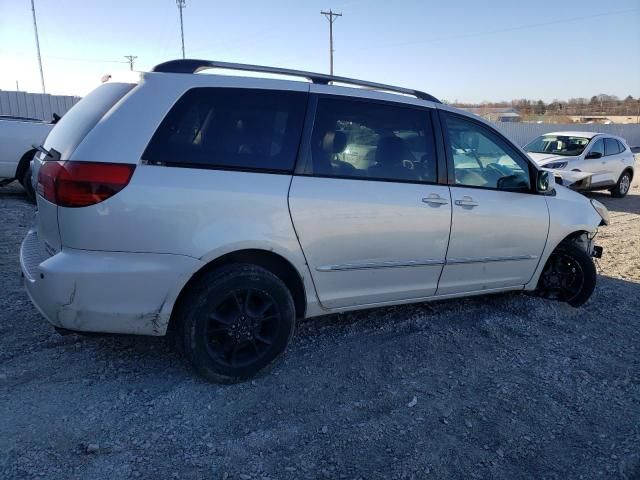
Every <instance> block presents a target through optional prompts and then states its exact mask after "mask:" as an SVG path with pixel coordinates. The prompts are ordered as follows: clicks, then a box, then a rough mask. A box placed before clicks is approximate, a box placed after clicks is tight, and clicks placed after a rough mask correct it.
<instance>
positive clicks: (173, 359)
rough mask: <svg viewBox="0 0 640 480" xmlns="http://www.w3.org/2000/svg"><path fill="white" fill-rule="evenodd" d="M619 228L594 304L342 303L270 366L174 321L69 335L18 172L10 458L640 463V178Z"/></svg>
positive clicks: (265, 463) (230, 468) (419, 465)
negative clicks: (219, 378) (222, 374)
mask: <svg viewBox="0 0 640 480" xmlns="http://www.w3.org/2000/svg"><path fill="white" fill-rule="evenodd" d="M593 196H594V197H596V198H598V199H599V200H601V201H602V202H603V203H605V204H607V206H608V207H609V208H610V209H611V213H612V217H613V223H612V225H611V226H609V227H606V228H603V229H601V233H600V235H599V243H600V244H601V245H602V246H604V248H605V256H604V258H603V259H602V260H601V261H600V262H599V263H600V270H601V271H600V276H599V278H598V286H597V289H596V291H595V293H594V295H593V297H592V299H591V300H590V301H589V302H588V303H587V304H586V305H585V306H584V307H582V308H580V309H572V308H571V307H568V306H565V305H563V304H558V303H553V302H549V301H545V300H542V299H538V298H533V297H529V296H526V295H523V294H507V295H496V296H488V297H484V298H474V299H467V300H458V301H447V302H438V303H433V304H421V305H414V306H404V307H394V308H384V309H376V310H370V311H366V312H360V313H355V314H346V315H332V316H327V317H323V318H320V319H315V320H310V321H307V322H304V323H302V324H301V325H300V326H299V329H298V332H297V335H296V337H295V338H294V341H293V343H292V345H291V346H290V349H289V350H288V353H287V354H286V355H285V357H284V359H283V361H281V362H280V363H279V364H278V365H277V366H276V367H275V368H274V369H272V370H271V371H270V372H269V373H267V374H264V375H263V376H261V377H258V378H256V379H255V380H254V381H251V382H247V383H244V384H238V385H231V386H218V385H210V384H207V383H204V382H203V381H201V380H200V379H199V378H198V377H196V376H195V375H194V374H193V373H192V371H191V370H190V368H189V367H188V366H187V365H186V364H185V363H184V361H183V360H182V359H181V358H180V357H179V356H178V355H177V354H176V353H174V351H173V350H172V349H171V348H170V347H169V346H168V345H167V342H166V341H165V340H164V339H162V338H136V337H80V336H75V335H70V336H66V337H62V336H59V335H58V334H56V333H55V332H54V331H53V329H52V328H51V327H50V326H49V325H48V324H47V323H45V321H44V320H43V319H42V318H41V317H40V315H39V314H38V313H37V311H36V310H35V308H34V307H33V306H32V305H31V303H30V302H29V300H28V298H27V296H26V294H25V292H24V290H23V287H22V284H21V279H20V274H19V264H18V248H19V243H20V241H21V240H22V238H23V236H24V234H25V232H26V230H27V228H28V226H29V225H30V224H31V222H32V217H33V207H32V206H31V205H30V204H29V203H27V202H26V200H25V198H24V196H23V194H22V193H21V191H20V190H19V188H18V187H8V188H4V189H0V218H1V219H2V228H3V233H2V235H1V236H0V275H1V277H0V278H1V282H2V287H3V288H2V293H3V294H2V295H1V297H0V478H2V479H13V478H20V479H23V478H36V477H42V478H59V479H68V478H95V479H112V478H187V479H199V478H206V479H243V480H247V479H254V478H255V479H262V478H273V479H280V478H285V479H289V478H290V479H294V478H295V479H297V478H310V479H315V478H349V479H353V478H367V479H369V478H371V479H376V478H407V479H408V478H420V479H421V478H465V479H466V478H504V479H514V478H524V477H527V478H538V479H542V478H547V479H553V478H562V479H566V478H585V479H592V478H627V479H630V478H640V189H639V188H638V187H637V186H636V187H635V188H634V189H633V190H632V194H630V195H629V196H628V197H627V198H625V199H622V200H615V199H612V198H611V197H609V196H608V195H606V194H594V195H593Z"/></svg>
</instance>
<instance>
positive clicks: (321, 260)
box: [20, 60, 608, 381]
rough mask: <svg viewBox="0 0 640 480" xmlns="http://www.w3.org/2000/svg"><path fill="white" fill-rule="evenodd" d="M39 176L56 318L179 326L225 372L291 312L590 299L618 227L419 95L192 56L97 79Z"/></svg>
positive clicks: (197, 353)
mask: <svg viewBox="0 0 640 480" xmlns="http://www.w3.org/2000/svg"><path fill="white" fill-rule="evenodd" d="M205 69H227V70H229V69H231V70H244V71H247V70H249V71H254V72H259V73H260V74H261V75H262V77H265V76H266V75H267V74H273V75H278V76H280V77H281V76H282V75H286V76H287V77H289V78H290V77H294V78H297V80H291V79H287V80H284V79H281V78H251V77H240V76H237V75H235V76H225V75H217V74H216V75H210V74H209V75H207V74H202V73H198V72H200V71H201V70H205ZM300 78H304V79H306V80H307V81H300ZM338 84H340V85H338ZM345 85H351V87H347V86H345ZM34 174H35V175H36V176H37V179H38V180H37V202H38V213H37V225H36V226H35V227H34V228H33V229H31V230H30V231H29V233H28V234H27V236H26V238H25V240H24V242H23V244H22V248H21V253H20V256H21V263H22V271H23V273H24V276H25V283H26V287H27V291H28V292H29V295H30V296H31V299H32V300H33V303H34V304H35V305H36V306H37V307H38V309H39V310H40V311H41V312H42V314H43V315H44V316H45V317H46V318H47V320H48V321H49V322H51V323H52V324H53V325H54V326H55V327H56V328H58V329H59V330H60V331H61V332H68V331H76V332H78V331H83V332H114V333H129V334H144V335H165V334H166V333H167V332H173V333H175V334H176V335H177V338H178V339H179V340H180V342H181V344H182V347H183V348H184V351H185V353H186V356H187V357H188V358H189V360H190V361H191V362H192V363H193V365H194V366H195V368H196V369H197V371H198V372H200V373H201V374H202V375H204V376H205V377H206V378H208V379H210V380H213V381H235V380H240V379H244V378H247V377H249V376H251V375H253V374H255V373H256V372H257V371H259V370H260V369H261V368H263V367H265V366H266V365H268V364H270V363H271V362H272V361H273V360H274V359H276V358H277V357H278V356H279V355H280V354H281V353H282V352H283V351H284V349H285V347H286V345H287V344H288V342H289V340H290V339H291V336H292V334H293V331H294V325H295V322H296V320H297V319H302V318H308V317H314V316H318V315H324V314H328V313H333V312H343V311H348V310H357V309H363V308H371V307H376V306H383V305H396V304H403V303H412V302H425V301H430V300H439V299H445V298H452V297H464V296H469V295H479V294H487V293H495V292H506V291H517V290H520V291H529V292H536V293H537V294H539V295H541V296H544V297H546V298H552V299H557V300H561V301H566V302H568V303H569V304H571V305H573V306H579V305H581V304H583V303H584V302H585V301H587V299H588V298H589V296H590V295H591V293H592V291H593V289H594V286H595V281H596V271H595V268H594V264H593V262H592V256H599V255H600V254H601V252H602V249H600V248H599V247H596V246H595V245H594V237H595V235H596V232H597V229H598V226H599V225H603V224H607V222H608V212H607V210H606V208H605V207H604V206H603V205H602V204H600V203H598V202H597V201H595V200H592V201H589V200H588V199H587V198H585V197H584V196H582V195H580V194H578V193H576V192H573V191H570V190H568V189H567V188H564V187H561V186H555V185H554V178H553V175H552V174H551V173H550V172H549V171H544V170H540V169H538V167H537V166H536V165H535V163H534V162H532V161H531V160H530V159H529V158H528V157H527V155H526V153H525V152H524V151H523V150H521V149H520V148H518V147H517V146H516V145H514V144H513V143H512V142H510V141H509V140H508V139H507V138H505V137H504V136H502V135H501V134H500V133H499V132H497V131H496V130H495V129H494V128H493V127H492V126H491V125H490V124H489V123H487V122H485V121H483V120H482V119H481V118H479V117H477V116H474V115H471V114H469V113H467V112H464V111H461V110H458V109H456V108H453V107H450V106H447V105H444V104H442V103H440V102H439V101H438V100H437V99H435V98H434V97H432V96H431V95H429V94H427V93H424V92H420V91H416V90H409V89H404V88H399V87H393V86H389V85H380V84H376V83H371V82H363V81H358V80H353V79H349V78H343V77H333V76H328V75H323V74H316V73H309V72H300V71H294V70H285V69H276V68H269V67H258V66H252V65H240V64H228V63H221V62H210V61H201V60H175V61H170V62H167V63H164V64H160V65H158V66H156V67H155V68H154V69H153V71H152V72H148V73H140V74H136V76H135V77H133V78H129V77H128V78H125V79H114V78H112V79H111V80H109V81H108V82H107V83H105V84H103V85H102V86H100V87H98V88H97V89H96V90H94V91H93V92H92V93H90V94H89V95H88V96H87V97H85V98H84V99H83V100H82V101H80V102H79V103H78V104H77V105H76V106H74V107H73V108H72V109H71V110H70V111H69V112H68V113H67V114H66V115H65V116H64V118H63V119H62V120H61V121H60V123H59V124H58V125H56V127H55V128H54V129H53V131H52V132H51V134H50V135H49V137H48V138H47V140H46V142H45V145H44V146H43V147H42V149H41V152H40V153H39V154H38V155H37V156H36V160H35V161H34Z"/></svg>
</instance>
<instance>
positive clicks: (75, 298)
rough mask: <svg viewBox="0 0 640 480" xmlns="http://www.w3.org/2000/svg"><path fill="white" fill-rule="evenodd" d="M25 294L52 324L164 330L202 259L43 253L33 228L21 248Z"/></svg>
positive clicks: (113, 329)
mask: <svg viewBox="0 0 640 480" xmlns="http://www.w3.org/2000/svg"><path fill="white" fill-rule="evenodd" d="M20 263H21V267H22V272H23V274H24V278H25V286H26V289H27V292H28V294H29V297H30V298H31V301H32V302H33V304H34V305H35V306H36V308H38V310H39V311H40V312H41V313H42V314H43V315H44V317H45V318H46V319H47V320H48V321H49V322H50V323H51V324H53V325H54V326H56V327H59V328H64V329H69V330H76V331H84V332H104V333H128V334H139V335H164V334H165V333H166V329H167V325H168V323H169V318H170V316H171V310H172V308H173V304H174V303H175V300H176V298H177V296H178V294H179V292H180V290H181V289H182V287H183V286H184V284H186V282H187V281H188V280H189V278H190V277H191V275H192V274H193V273H194V272H196V271H197V270H198V269H199V268H200V266H201V265H202V263H201V262H200V261H199V260H196V259H194V258H191V257H186V256H183V255H168V254H153V253H124V252H96V251H87V250H74V249H66V248H65V249H62V250H61V251H60V252H58V253H56V254H55V255H53V256H48V255H47V254H46V253H45V252H44V251H43V250H42V248H41V247H40V243H39V242H38V237H37V231H36V230H30V231H29V233H28V234H27V236H26V237H25V239H24V241H23V242H22V246H21V248H20Z"/></svg>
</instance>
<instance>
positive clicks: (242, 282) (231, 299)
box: [179, 264, 295, 383]
mask: <svg viewBox="0 0 640 480" xmlns="http://www.w3.org/2000/svg"><path fill="white" fill-rule="evenodd" d="M179 321H180V322H181V323H180V327H181V335H180V337H181V340H182V342H183V348H184V353H185V356H186V357H187V358H188V359H189V361H190V362H191V364H192V365H193V366H194V368H195V369H196V371H197V372H198V373H200V375H202V376H203V377H205V378H206V379H207V380H209V381H212V382H219V383H233V382H238V381H241V380H245V379H247V378H249V377H252V376H254V375H255V374H256V373H258V372H259V371H260V370H262V369H263V368H265V367H266V366H268V365H269V364H271V363H272V362H274V361H275V360H276V359H277V358H278V357H279V356H280V355H281V354H282V353H283V352H284V350H285V348H286V347H287V345H288V344H289V341H290V340H291V337H292V336H293V332H294V326H295V306H294V302H293V298H292V296H291V292H289V290H288V289H287V287H286V286H285V284H284V283H283V282H282V280H280V279H279V278H278V277H276V276H275V275H274V274H273V273H271V272H269V271H268V270H265V269H264V268H261V267H258V266H256V265H249V264H232V265H227V266H225V267H222V268H219V269H216V270H213V271H211V272H209V273H206V274H205V275H203V276H202V277H201V278H200V279H199V280H198V281H197V283H196V284H195V285H193V287H192V288H190V291H189V292H188V293H187V295H186V297H185V298H184V301H182V302H181V308H180V311H179Z"/></svg>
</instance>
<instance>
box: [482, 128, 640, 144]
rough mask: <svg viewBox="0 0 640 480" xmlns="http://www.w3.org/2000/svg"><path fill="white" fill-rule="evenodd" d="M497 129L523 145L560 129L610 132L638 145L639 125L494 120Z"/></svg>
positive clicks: (639, 139)
mask: <svg viewBox="0 0 640 480" xmlns="http://www.w3.org/2000/svg"><path fill="white" fill-rule="evenodd" d="M494 125H495V126H496V128H498V130H500V131H501V132H502V133H504V134H505V135H506V136H507V137H509V138H510V139H511V140H512V141H513V142H515V143H517V144H518V145H521V146H524V145H526V144H527V143H529V142H530V141H531V140H533V139H534V138H536V137H537V136H539V135H542V134H543V133H549V132H561V131H573V132H575V131H583V132H584V131H587V132H600V133H610V134H613V135H617V136H619V137H622V138H624V139H625V140H626V141H627V143H628V144H629V146H631V147H640V125H639V124H625V125H623V124H609V125H600V124H583V123H572V124H569V125H561V124H554V123H524V122H495V123H494Z"/></svg>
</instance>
